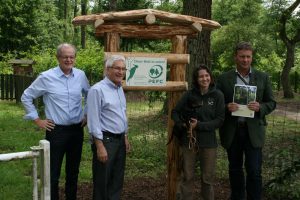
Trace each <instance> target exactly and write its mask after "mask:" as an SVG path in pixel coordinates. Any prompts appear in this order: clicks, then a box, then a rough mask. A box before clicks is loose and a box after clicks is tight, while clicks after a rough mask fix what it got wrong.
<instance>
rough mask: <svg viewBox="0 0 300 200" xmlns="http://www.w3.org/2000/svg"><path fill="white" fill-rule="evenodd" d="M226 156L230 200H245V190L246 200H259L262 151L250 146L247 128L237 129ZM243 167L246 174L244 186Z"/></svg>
mask: <svg viewBox="0 0 300 200" xmlns="http://www.w3.org/2000/svg"><path fill="white" fill-rule="evenodd" d="M227 154H228V161H229V179H230V185H231V200H244V199H246V198H245V189H246V191H247V200H260V199H261V194H262V176H261V165H262V149H261V148H254V147H253V146H252V144H251V141H250V139H249V133H248V128H247V126H246V127H238V128H237V131H236V134H235V137H234V140H233V142H232V144H231V146H230V148H229V149H227ZM244 156H245V157H244ZM244 159H245V163H244ZM243 165H244V166H245V169H246V173H247V175H246V184H245V177H244V170H243Z"/></svg>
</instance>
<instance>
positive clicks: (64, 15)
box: [63, 0, 68, 40]
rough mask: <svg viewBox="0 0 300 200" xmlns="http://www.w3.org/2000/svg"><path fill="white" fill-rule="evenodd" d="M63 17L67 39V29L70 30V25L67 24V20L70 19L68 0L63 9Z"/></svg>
mask: <svg viewBox="0 0 300 200" xmlns="http://www.w3.org/2000/svg"><path fill="white" fill-rule="evenodd" d="M63 17H64V27H65V28H64V39H65V40H67V35H68V33H67V30H68V25H67V21H68V0H65V1H64V10H63Z"/></svg>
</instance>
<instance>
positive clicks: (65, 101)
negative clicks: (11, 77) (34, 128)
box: [21, 67, 90, 125]
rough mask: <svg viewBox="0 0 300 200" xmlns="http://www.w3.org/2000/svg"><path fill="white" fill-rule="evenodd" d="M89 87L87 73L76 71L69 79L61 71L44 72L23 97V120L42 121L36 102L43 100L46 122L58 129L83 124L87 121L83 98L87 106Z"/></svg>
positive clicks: (54, 69) (58, 68)
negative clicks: (40, 98)
mask: <svg viewBox="0 0 300 200" xmlns="http://www.w3.org/2000/svg"><path fill="white" fill-rule="evenodd" d="M89 87H90V85H89V82H88V80H87V78H86V75H85V73H84V72H83V71H82V70H79V69H76V68H72V71H71V73H70V74H69V75H68V76H66V75H65V74H64V73H63V72H62V70H61V69H60V67H55V68H52V69H49V70H47V71H45V72H42V73H41V74H40V75H39V76H38V77H37V79H36V80H35V81H34V82H33V83H32V84H31V85H30V86H29V87H28V88H27V89H26V90H25V91H24V93H23V95H22V97H21V101H22V103H23V105H24V107H25V110H26V115H25V116H24V119H29V120H35V119H37V118H39V116H38V112H37V110H36V107H35V106H34V104H33V100H34V99H36V98H38V97H40V96H43V102H44V104H45V115H46V118H47V119H51V120H53V121H54V123H55V124H59V125H70V124H77V123H80V122H81V121H82V119H83V117H84V111H83V106H82V97H84V99H85V100H84V102H86V98H87V93H88V90H89ZM84 107H85V106H84Z"/></svg>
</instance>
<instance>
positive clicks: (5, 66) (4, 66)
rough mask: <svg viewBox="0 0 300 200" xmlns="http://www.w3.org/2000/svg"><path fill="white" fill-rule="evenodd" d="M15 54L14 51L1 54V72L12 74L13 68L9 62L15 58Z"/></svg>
mask: <svg viewBox="0 0 300 200" xmlns="http://www.w3.org/2000/svg"><path fill="white" fill-rule="evenodd" d="M14 57H15V55H13V54H12V53H10V52H9V53H7V54H0V58H2V59H0V74H12V73H13V68H12V66H11V64H9V63H8V61H9V60H11V59H13V58H14Z"/></svg>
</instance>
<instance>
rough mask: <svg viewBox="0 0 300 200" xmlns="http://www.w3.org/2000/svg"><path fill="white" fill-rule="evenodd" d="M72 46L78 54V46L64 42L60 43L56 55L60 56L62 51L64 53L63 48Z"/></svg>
mask: <svg viewBox="0 0 300 200" xmlns="http://www.w3.org/2000/svg"><path fill="white" fill-rule="evenodd" d="M66 47H67V48H70V47H71V48H72V49H73V50H74V54H75V56H76V47H75V46H74V45H72V44H69V43H62V44H60V45H58V47H57V49H56V57H60V56H61V53H62V49H63V48H66Z"/></svg>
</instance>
